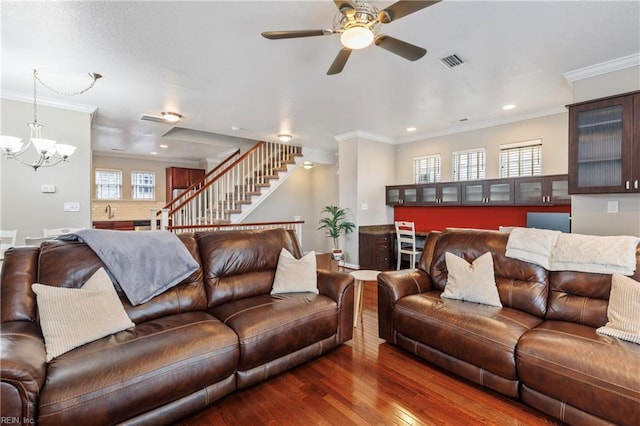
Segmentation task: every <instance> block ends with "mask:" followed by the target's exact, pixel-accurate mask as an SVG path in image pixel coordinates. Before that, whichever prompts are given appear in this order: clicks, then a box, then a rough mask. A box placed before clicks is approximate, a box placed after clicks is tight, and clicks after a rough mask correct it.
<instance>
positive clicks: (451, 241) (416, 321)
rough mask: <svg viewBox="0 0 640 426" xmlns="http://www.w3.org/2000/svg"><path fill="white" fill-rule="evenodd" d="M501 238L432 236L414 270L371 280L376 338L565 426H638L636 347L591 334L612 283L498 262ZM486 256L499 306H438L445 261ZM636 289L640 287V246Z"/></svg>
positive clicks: (443, 302)
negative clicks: (375, 297) (491, 266)
mask: <svg viewBox="0 0 640 426" xmlns="http://www.w3.org/2000/svg"><path fill="white" fill-rule="evenodd" d="M507 239H508V234H506V233H502V232H497V231H474V230H450V231H445V232H444V233H436V232H434V233H431V234H429V236H428V237H427V239H426V243H425V249H424V252H423V255H422V258H421V259H420V261H419V264H418V267H417V269H411V270H404V271H393V272H386V273H382V274H380V275H379V276H378V310H379V312H378V314H379V316H378V319H379V335H380V337H381V338H383V339H385V340H386V341H388V342H389V343H392V344H394V345H397V346H399V347H401V348H402V349H404V350H406V351H408V352H411V353H412V354H414V355H416V356H418V357H420V358H422V359H424V360H426V361H429V362H430V363H433V364H435V365H437V366H439V367H442V368H444V369H446V370H448V371H450V372H453V373H455V374H457V375H459V376H462V377H464V378H466V379H468V380H470V381H472V382H475V383H477V384H480V385H482V386H486V387H488V388H490V389H493V390H494V391H497V392H499V393H501V394H504V395H507V396H509V397H513V398H519V399H520V400H521V401H522V402H524V403H525V404H528V405H530V406H532V407H534V408H536V409H538V410H540V411H542V412H544V413H546V414H548V415H550V416H553V417H555V418H557V419H559V420H561V421H563V422H566V423H568V424H576V425H577V424H580V425H585V424H589V425H593V424H611V423H613V424H628V425H638V424H640V345H637V344H634V343H630V342H626V341H623V340H619V339H616V338H613V337H608V336H603V335H599V334H597V333H596V328H598V327H600V326H602V325H604V324H605V323H606V322H607V305H608V298H609V292H610V288H611V275H605V274H592V273H579V272H569V271H565V272H549V271H547V270H546V269H544V268H543V267H541V266H537V265H534V264H531V263H527V262H522V261H519V260H515V259H511V258H508V257H506V256H505V250H506V244H507ZM487 251H490V252H491V253H492V256H493V262H494V272H495V279H496V284H497V287H498V292H499V295H500V301H501V303H502V305H503V307H502V308H500V307H493V306H488V305H481V304H477V303H470V302H464V301H458V300H451V299H445V298H441V297H440V296H441V293H442V291H443V289H444V287H445V285H446V283H447V268H446V262H445V252H451V253H453V254H455V255H457V256H460V257H463V258H464V259H466V260H467V261H473V260H474V259H476V258H477V257H478V256H480V255H482V254H483V253H486V252H487ZM636 265H637V267H636V271H635V275H634V276H633V277H632V278H633V279H635V280H637V281H640V246H639V248H638V249H637V252H636Z"/></svg>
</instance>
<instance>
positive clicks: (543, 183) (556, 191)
mask: <svg viewBox="0 0 640 426" xmlns="http://www.w3.org/2000/svg"><path fill="white" fill-rule="evenodd" d="M514 183H515V187H514V194H515V203H516V204H517V205H538V206H539V205H545V204H551V205H559V204H571V195H569V177H568V176H567V175H549V176H535V177H526V178H516V179H514Z"/></svg>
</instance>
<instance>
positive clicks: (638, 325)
mask: <svg viewBox="0 0 640 426" xmlns="http://www.w3.org/2000/svg"><path fill="white" fill-rule="evenodd" d="M607 318H608V320H609V321H608V322H607V324H606V325H604V326H603V327H600V328H598V329H597V330H596V332H598V333H600V334H606V335H608V336H613V337H617V338H619V339H624V340H628V341H629V342H633V343H640V283H639V282H637V281H635V280H632V279H631V278H629V277H625V276H623V275H619V274H613V277H612V279H611V295H610V296H609V306H608V307H607Z"/></svg>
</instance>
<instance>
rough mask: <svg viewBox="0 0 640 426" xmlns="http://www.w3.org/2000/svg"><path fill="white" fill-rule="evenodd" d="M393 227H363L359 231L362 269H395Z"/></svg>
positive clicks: (359, 252)
mask: <svg viewBox="0 0 640 426" xmlns="http://www.w3.org/2000/svg"><path fill="white" fill-rule="evenodd" d="M394 241H395V230H394V228H393V225H378V226H361V227H360V228H359V230H358V243H359V251H358V254H359V263H360V269H373V270H376V271H389V270H392V269H395V254H394V253H395V251H394Z"/></svg>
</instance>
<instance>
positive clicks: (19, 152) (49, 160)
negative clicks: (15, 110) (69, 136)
mask: <svg viewBox="0 0 640 426" xmlns="http://www.w3.org/2000/svg"><path fill="white" fill-rule="evenodd" d="M89 77H90V78H91V84H90V85H89V87H87V88H85V89H84V90H81V91H78V92H74V93H63V92H59V91H57V90H55V89H53V88H51V87H50V86H48V85H47V84H45V83H44V82H43V81H42V80H41V79H40V78H39V77H38V70H35V69H34V70H33V121H32V122H31V123H27V126H28V127H29V131H30V137H29V141H28V142H27V143H26V144H25V143H23V142H22V139H21V138H19V137H15V136H5V135H0V150H2V155H3V157H5V158H7V159H10V160H16V161H17V162H19V163H20V164H23V165H25V166H29V167H32V168H33V170H34V171H37V170H38V168H40V167H52V166H55V165H56V164H59V163H61V162H66V161H67V159H68V158H69V157H70V156H71V155H72V154H73V153H74V151H75V150H76V147H75V146H73V145H67V144H62V143H57V142H56V141H54V140H51V139H45V138H43V137H42V127H43V126H42V124H40V123H38V101H37V96H36V87H37V83H38V82H40V84H42V85H43V86H44V87H46V88H47V89H49V90H51V91H53V92H54V93H56V94H58V95H66V96H75V95H80V94H82V93H84V92H86V91H87V90H89V89H91V88H92V87H93V85H94V84H95V82H96V80H98V79H99V78H101V77H102V76H101V75H100V74H96V73H89ZM29 146H33V148H34V149H35V151H36V155H37V156H36V158H35V160H33V161H25V160H24V159H23V156H24V155H25V154H27V152H28V151H29ZM30 156H31V157H33V152H32V151H31V154H30Z"/></svg>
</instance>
